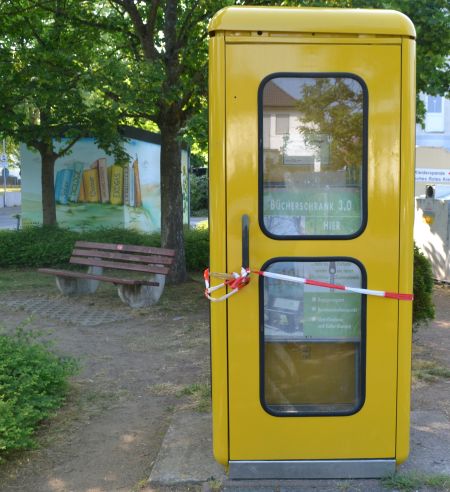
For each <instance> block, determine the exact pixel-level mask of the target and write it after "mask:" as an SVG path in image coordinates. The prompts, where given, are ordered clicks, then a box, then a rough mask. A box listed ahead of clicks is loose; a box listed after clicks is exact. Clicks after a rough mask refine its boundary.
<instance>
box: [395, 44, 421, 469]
mask: <svg viewBox="0 0 450 492" xmlns="http://www.w3.org/2000/svg"><path fill="white" fill-rule="evenodd" d="M402 62H403V68H402V83H403V86H402V149H401V152H402V154H401V188H400V264H399V290H400V291H401V292H412V291H413V221H414V162H415V156H414V151H415V139H414V136H415V103H416V98H415V94H416V88H415V80H416V77H415V43H414V42H413V41H410V40H404V42H403V47H402ZM411 342H412V305H411V303H401V305H400V309H399V337H398V387H397V400H398V404H397V450H396V458H397V462H398V463H402V462H403V461H405V460H406V458H407V457H408V453H409V420H410V418H409V416H410V395H411V344H412V343H411Z"/></svg>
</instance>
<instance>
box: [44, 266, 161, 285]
mask: <svg viewBox="0 0 450 492" xmlns="http://www.w3.org/2000/svg"><path fill="white" fill-rule="evenodd" d="M38 272H40V273H46V274H48V275H57V276H60V277H72V278H87V279H90V280H101V281H103V282H110V283H112V284H124V285H152V286H158V285H159V283H158V282H152V281H150V280H138V279H136V280H131V279H124V278H117V277H107V276H104V275H95V274H92V273H83V272H75V271H70V270H55V269H53V268H39V269H38Z"/></svg>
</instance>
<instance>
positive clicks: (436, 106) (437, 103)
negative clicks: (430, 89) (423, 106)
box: [427, 96, 442, 113]
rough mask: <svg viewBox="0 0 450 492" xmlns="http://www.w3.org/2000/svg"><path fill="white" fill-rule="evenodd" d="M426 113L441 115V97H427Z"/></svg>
mask: <svg viewBox="0 0 450 492" xmlns="http://www.w3.org/2000/svg"><path fill="white" fill-rule="evenodd" d="M427 112H428V113H442V97H441V96H428V99H427Z"/></svg>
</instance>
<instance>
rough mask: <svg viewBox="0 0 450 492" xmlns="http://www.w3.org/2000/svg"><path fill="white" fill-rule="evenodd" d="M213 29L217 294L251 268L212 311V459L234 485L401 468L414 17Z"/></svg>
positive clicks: (344, 15)
mask: <svg viewBox="0 0 450 492" xmlns="http://www.w3.org/2000/svg"><path fill="white" fill-rule="evenodd" d="M209 32H210V93H209V97H210V101H209V102H210V241H211V257H210V272H212V273H211V286H212V289H210V290H209V292H210V297H211V299H212V300H213V301H217V300H218V299H219V298H221V293H220V291H219V290H215V289H214V287H217V289H219V285H220V284H221V282H223V279H221V278H217V277H220V276H218V275H216V276H215V275H214V273H213V272H215V273H225V272H228V273H229V274H230V273H231V272H236V274H235V275H234V278H233V277H230V278H229V279H228V280H227V282H226V283H227V286H225V288H227V289H228V294H227V296H225V297H226V298H225V299H224V296H222V299H223V302H212V303H211V338H212V342H211V353H212V400H213V442H214V455H215V457H216V459H217V461H219V462H220V463H222V464H223V465H224V466H226V467H227V468H229V474H230V477H231V478H315V477H320V478H339V477H377V476H382V475H386V474H389V473H392V472H393V471H394V470H395V465H396V464H397V463H400V462H402V461H404V460H405V459H406V458H407V455H408V451H409V406H410V360H411V312H412V302H411V298H412V296H411V293H412V274H413V272H412V264H413V261H412V254H413V240H412V222H413V198H412V197H413V186H414V116H415V115H414V112H415V82H414V80H415V41H414V38H415V30H414V26H413V25H412V23H411V22H410V20H409V19H408V18H407V17H405V16H404V15H403V14H401V13H399V12H394V11H387V10H349V9H307V8H283V7H274V8H270V7H230V8H226V9H224V10H221V11H220V12H218V13H217V14H216V16H215V17H214V18H213V19H212V21H211V23H210V26H209ZM242 267H243V269H242ZM249 279H250V281H249ZM223 292H225V291H223Z"/></svg>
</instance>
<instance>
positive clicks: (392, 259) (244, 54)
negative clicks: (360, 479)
mask: <svg viewBox="0 0 450 492" xmlns="http://www.w3.org/2000/svg"><path fill="white" fill-rule="evenodd" d="M400 56H401V50H400V47H399V46H370V45H367V46H364V47H361V46H351V45H346V46H339V45H336V46H331V45H330V46H327V48H326V49H325V50H324V49H323V47H322V46H318V45H316V46H315V45H313V46H302V45H292V46H290V45H284V46H282V47H281V46H276V45H275V46H274V45H270V44H267V45H264V46H263V45H261V46H254V45H253V46H246V45H230V46H227V49H226V59H227V84H226V114H227V135H226V142H227V183H228V185H227V241H228V247H227V256H228V261H227V263H228V268H229V269H230V270H236V269H238V268H239V266H240V262H241V216H242V214H244V213H246V214H248V215H249V216H250V262H251V266H252V267H253V268H257V269H258V268H260V267H261V265H262V264H263V263H265V261H267V260H268V259H269V258H272V257H280V256H313V257H318V256H348V257H354V258H357V259H359V260H360V261H361V262H362V263H363V264H364V266H365V267H366V269H367V273H368V284H369V285H368V286H369V288H372V289H379V290H390V291H396V290H397V288H398V261H399V242H398V230H399V197H398V189H399V185H400V182H399V174H400V168H399V162H400V83H401V82H400V81H401V77H400V75H401V73H400V64H401V62H400ZM295 71H298V72H308V71H310V72H318V71H322V72H351V73H354V74H356V75H359V76H360V77H361V78H362V79H363V80H365V82H366V84H367V86H368V91H369V129H370V130H369V135H370V136H369V142H368V144H369V148H368V151H369V176H368V209H369V222H368V225H367V228H366V230H365V232H364V234H363V235H361V236H360V237H358V238H356V239H353V240H351V241H349V240H346V241H305V240H304V241H290V240H283V241H274V240H272V239H270V238H268V237H266V236H265V235H264V234H263V233H262V232H261V230H260V229H259V225H258V222H257V217H258V215H257V213H258V210H257V209H258V201H257V196H258V180H257V148H258V146H257V143H258V135H257V124H256V122H257V100H256V93H257V88H258V86H259V84H260V82H261V80H262V79H263V78H264V77H265V76H266V75H268V74H269V73H273V72H295ZM255 245H256V247H255ZM257 283H258V282H257V281H255V280H253V281H252V282H251V283H250V285H249V286H248V287H246V288H245V289H244V290H243V291H242V292H241V293H240V294H239V295H237V296H235V297H234V298H232V300H230V301H229V308H228V331H229V346H228V349H229V378H230V387H229V395H230V396H229V398H230V429H231V431H230V432H231V435H230V459H234V460H245V459H253V460H255V459H256V460H258V459H266V460H267V459H339V458H342V459H344V458H348V459H350V458H382V457H384V458H386V457H394V455H395V427H396V380H395V374H396V370H397V322H398V302H397V301H392V300H386V299H381V298H370V299H368V302H367V371H366V386H367V392H366V401H365V404H364V406H363V408H362V409H361V411H360V412H358V413H357V414H355V415H353V416H350V417H348V416H347V417H320V418H318V417H301V418H293V417H290V418H277V417H273V416H271V415H269V414H268V413H266V412H265V411H264V410H263V409H262V407H261V405H260V402H259V349H258V347H259V313H258V308H257V306H258V304H259V296H258V285H257ZM380 354H383V356H382V360H380Z"/></svg>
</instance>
